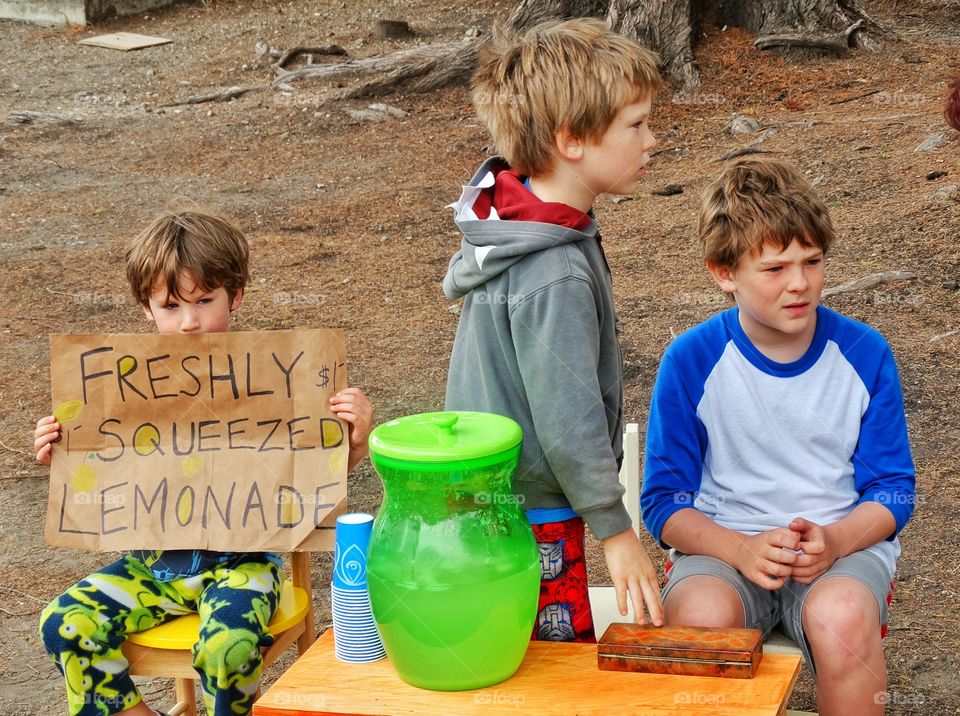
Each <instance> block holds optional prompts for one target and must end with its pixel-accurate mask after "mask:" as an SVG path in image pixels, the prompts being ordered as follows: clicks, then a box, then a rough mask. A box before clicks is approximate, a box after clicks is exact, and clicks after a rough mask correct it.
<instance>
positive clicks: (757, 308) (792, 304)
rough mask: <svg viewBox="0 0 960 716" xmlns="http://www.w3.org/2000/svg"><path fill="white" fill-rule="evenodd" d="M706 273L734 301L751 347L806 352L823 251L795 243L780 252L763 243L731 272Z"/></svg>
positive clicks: (712, 267)
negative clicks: (794, 349) (752, 344)
mask: <svg viewBox="0 0 960 716" xmlns="http://www.w3.org/2000/svg"><path fill="white" fill-rule="evenodd" d="M707 268H708V269H709V270H710V273H711V274H712V275H713V278H714V280H715V281H716V282H717V285H718V286H720V288H721V289H722V290H723V291H725V292H726V293H729V294H732V295H733V297H734V299H736V302H737V307H738V308H739V309H740V325H741V327H742V328H743V331H744V333H746V334H747V337H749V338H750V340H751V341H753V343H754V345H756V346H757V347H758V348H760V349H761V350H762V349H763V348H764V347H771V348H772V347H778V348H788V347H793V348H796V349H798V350H806V348H807V346H809V344H810V341H812V340H813V334H814V331H815V330H816V327H817V306H818V305H819V303H820V293H821V291H822V290H823V279H824V267H823V251H821V250H820V249H818V248H817V247H815V246H804V245H803V244H801V243H800V242H799V241H797V240H796V239H794V240H793V241H792V242H791V243H790V245H789V246H788V247H787V248H786V250H783V251H781V250H780V247H779V246H775V245H772V244H768V243H764V244H763V246H762V248H761V250H760V251H755V252H753V253H751V254H748V255H746V256H744V257H743V258H741V259H740V262H739V263H738V264H737V265H736V267H734V268H733V269H729V268H726V267H722V266H716V265H714V264H708V265H707Z"/></svg>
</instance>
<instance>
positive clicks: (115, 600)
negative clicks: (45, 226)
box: [34, 211, 373, 716]
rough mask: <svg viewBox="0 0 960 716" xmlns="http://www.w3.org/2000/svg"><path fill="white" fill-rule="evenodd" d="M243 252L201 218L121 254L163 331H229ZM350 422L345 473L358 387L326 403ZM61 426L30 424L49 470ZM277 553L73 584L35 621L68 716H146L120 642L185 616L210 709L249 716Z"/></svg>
mask: <svg viewBox="0 0 960 716" xmlns="http://www.w3.org/2000/svg"><path fill="white" fill-rule="evenodd" d="M248 260H249V247H248V245H247V241H246V239H245V238H244V236H243V234H242V233H241V232H240V231H239V230H238V229H237V228H236V227H234V226H233V225H232V224H231V223H230V222H228V221H226V220H225V219H223V218H221V217H219V216H215V215H212V214H207V213H204V212H200V211H182V212H178V213H166V214H163V215H161V216H160V217H158V218H157V219H155V220H154V221H153V223H151V224H150V226H149V227H148V228H147V229H146V230H145V231H144V232H143V233H141V234H140V235H139V236H137V237H136V238H135V239H134V240H133V242H132V243H131V244H130V246H129V247H128V249H127V252H126V266H127V278H128V280H129V282H130V286H131V288H132V290H133V295H134V297H135V298H136V300H137V302H138V303H139V304H140V305H141V306H142V308H143V312H144V313H145V314H146V316H147V319H148V320H150V321H152V322H154V323H156V325H157V330H158V331H159V332H160V333H161V334H203V333H220V332H224V331H229V330H230V314H231V313H232V312H233V311H234V310H235V309H237V308H238V307H239V306H240V302H241V300H242V299H243V289H244V286H245V285H246V283H247V280H248V278H249V272H248ZM330 405H331V410H332V411H333V412H334V413H335V414H336V415H337V417H338V418H340V419H341V420H344V421H346V422H347V423H348V426H349V444H350V451H349V460H348V469H350V468H353V467H354V466H355V465H356V464H357V463H358V462H360V460H362V459H363V457H364V456H365V455H366V454H367V437H368V435H369V432H370V427H371V423H372V418H373V411H372V408H371V406H370V402H369V400H368V399H367V397H366V395H364V393H363V392H362V391H360V390H358V389H356V388H347V389H345V390H343V391H340V392H339V393H337V394H336V395H334V396H333V397H332V398H331V399H330ZM60 430H61V426H60V425H59V424H58V423H57V421H56V419H55V418H54V417H53V416H48V417H45V418H42V419H41V420H40V421H39V422H38V423H37V429H36V432H35V438H36V439H35V442H34V446H35V448H36V450H37V461H38V462H40V463H41V464H43V465H48V466H49V465H50V458H51V452H52V450H53V449H54V447H53V446H54V443H56V442H57V440H58V439H59V437H60ZM281 566H282V565H281V561H280V557H279V555H277V554H275V553H265V552H249V553H235V552H212V551H208V550H199V549H197V550H167V551H150V550H137V551H134V552H130V553H128V554H126V555H125V556H123V557H121V558H120V559H119V560H117V561H116V562H114V563H113V564H111V565H109V566H107V567H104V568H103V569H101V570H99V571H98V572H95V573H94V574H91V575H90V576H88V577H87V578H85V579H83V580H81V581H80V582H78V583H77V584H75V585H73V586H72V587H70V588H69V589H67V591H66V592H64V593H63V594H62V595H61V596H59V597H58V598H57V599H55V600H54V601H53V602H51V603H50V604H49V605H48V606H47V607H46V609H44V611H43V614H42V615H41V618H40V633H41V636H42V638H43V642H44V646H45V648H46V650H47V653H48V654H50V657H51V658H52V659H53V661H54V663H55V664H56V665H57V668H58V669H59V670H60V672H61V673H62V674H63V675H64V677H65V679H66V686H67V702H68V711H69V713H70V714H71V716H78V715H82V716H88V715H91V716H92V715H93V714H97V715H102V714H115V713H123V714H129V715H130V716H135V715H136V716H153V714H154V713H156V712H154V711H153V709H151V708H149V707H148V706H147V705H146V704H145V703H143V700H142V697H141V696H140V693H139V692H138V691H137V689H136V687H135V686H134V683H133V681H132V680H131V678H130V675H129V672H128V664H127V661H126V659H125V658H124V656H123V654H122V653H121V651H120V645H121V644H122V643H123V641H124V640H125V639H126V636H127V635H128V634H131V633H134V632H138V631H143V630H145V629H149V628H151V627H154V626H156V625H158V624H161V623H163V622H165V621H168V620H169V619H173V618H175V617H178V616H181V615H183V614H187V613H191V612H198V613H199V614H200V620H201V621H200V639H199V641H198V643H197V644H196V645H195V646H194V649H193V653H194V668H195V669H196V670H197V673H198V674H199V675H200V686H201V689H202V691H203V698H204V701H205V702H206V707H207V712H208V713H210V714H214V715H215V716H227V715H228V714H229V715H231V716H236V715H238V714H240V715H242V714H246V713H249V711H250V709H251V707H252V705H253V697H254V694H255V693H256V691H257V688H258V685H259V681H260V675H261V671H262V662H261V657H260V647H261V646H269V645H270V644H271V643H272V641H273V638H272V637H271V636H270V635H269V633H268V631H267V624H268V623H269V622H270V619H271V617H272V616H273V613H274V611H275V610H276V607H277V601H278V599H279V595H280V588H281V585H282V581H283V580H282V575H281V572H280V570H281Z"/></svg>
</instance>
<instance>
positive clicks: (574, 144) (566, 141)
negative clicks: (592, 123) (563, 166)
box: [553, 127, 583, 161]
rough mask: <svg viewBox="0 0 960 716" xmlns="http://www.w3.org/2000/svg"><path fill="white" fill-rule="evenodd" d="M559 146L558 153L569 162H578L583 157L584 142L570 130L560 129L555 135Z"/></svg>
mask: <svg viewBox="0 0 960 716" xmlns="http://www.w3.org/2000/svg"><path fill="white" fill-rule="evenodd" d="M553 139H554V143H555V144H556V146H557V153H558V154H559V155H560V156H561V157H563V158H564V159H566V160H568V161H577V160H578V159H580V158H581V157H582V156H583V140H582V139H580V137H578V136H576V135H575V134H574V133H573V132H571V131H570V129H569V128H567V127H563V128H562V129H558V130H557V133H556V134H554V135H553Z"/></svg>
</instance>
